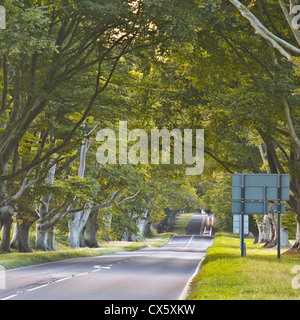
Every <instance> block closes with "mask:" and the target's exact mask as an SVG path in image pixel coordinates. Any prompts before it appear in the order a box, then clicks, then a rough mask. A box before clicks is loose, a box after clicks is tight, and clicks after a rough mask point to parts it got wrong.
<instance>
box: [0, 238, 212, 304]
mask: <svg viewBox="0 0 300 320" xmlns="http://www.w3.org/2000/svg"><path fill="white" fill-rule="evenodd" d="M212 241H213V239H212V237H202V236H198V235H185V236H174V237H173V238H172V239H171V240H170V242H169V243H168V244H167V245H166V246H164V247H162V248H151V249H150V248H147V249H141V250H138V251H134V252H128V253H116V254H112V255H106V256H99V257H92V258H75V259H68V260H63V261H58V262H50V263H45V264H40V265H35V266H30V267H25V268H19V269H14V270H7V271H6V272H5V276H6V289H5V290H3V289H2V290H0V299H2V300H68V299H72V300H85V299H89V300H176V299H183V298H184V295H185V293H186V289H187V286H188V283H189V280H190V279H191V278H192V276H193V275H194V273H195V271H197V268H198V267H199V266H200V263H201V261H202V259H203V257H204V255H205V252H206V250H207V248H208V247H209V246H210V245H211V244H212Z"/></svg>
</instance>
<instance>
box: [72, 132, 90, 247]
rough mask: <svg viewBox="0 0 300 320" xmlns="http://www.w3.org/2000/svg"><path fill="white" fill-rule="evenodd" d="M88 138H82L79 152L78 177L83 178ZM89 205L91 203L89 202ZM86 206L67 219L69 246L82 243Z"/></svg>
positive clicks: (88, 212) (86, 214) (87, 210)
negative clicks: (71, 218) (70, 218)
mask: <svg viewBox="0 0 300 320" xmlns="http://www.w3.org/2000/svg"><path fill="white" fill-rule="evenodd" d="M87 143H88V139H87V138H84V139H83V140H82V145H81V152H80V163H79V168H78V177H80V178H83V177H84V172H85V163H86V154H87V151H88V145H87ZM90 207H91V204H90ZM90 207H89V208H87V209H85V210H82V211H79V212H77V213H76V214H75V216H74V218H73V220H69V222H68V227H69V237H68V243H69V245H70V246H71V247H80V246H81V245H83V243H82V241H84V238H83V237H82V232H83V228H84V227H85V224H86V222H87V220H88V217H89V214H90V212H91V209H90Z"/></svg>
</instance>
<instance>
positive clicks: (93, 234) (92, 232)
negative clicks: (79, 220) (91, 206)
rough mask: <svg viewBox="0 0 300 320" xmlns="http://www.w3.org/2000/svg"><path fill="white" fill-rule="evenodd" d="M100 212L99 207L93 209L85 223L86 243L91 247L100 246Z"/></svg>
mask: <svg viewBox="0 0 300 320" xmlns="http://www.w3.org/2000/svg"><path fill="white" fill-rule="evenodd" d="M98 214H99V209H98V210H93V211H92V212H91V215H90V217H89V219H88V221H87V223H86V225H85V233H84V240H85V244H86V245H87V246H88V247H90V248H98V247H99V246H98V242H97V232H98V230H99V224H98Z"/></svg>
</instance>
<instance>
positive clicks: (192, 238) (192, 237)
mask: <svg viewBox="0 0 300 320" xmlns="http://www.w3.org/2000/svg"><path fill="white" fill-rule="evenodd" d="M193 237H194V235H192V236H191V239H190V241H189V242H188V243H187V245H186V246H185V248H187V247H188V246H189V245H190V243H191V241H192V239H193Z"/></svg>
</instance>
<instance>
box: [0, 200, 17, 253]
mask: <svg viewBox="0 0 300 320" xmlns="http://www.w3.org/2000/svg"><path fill="white" fill-rule="evenodd" d="M13 214H14V209H13V208H12V207H11V206H3V207H1V208H0V229H1V227H2V237H1V245H0V251H2V252H10V230H11V224H12V221H13V219H12V216H13Z"/></svg>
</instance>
